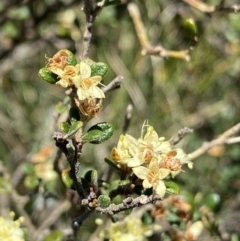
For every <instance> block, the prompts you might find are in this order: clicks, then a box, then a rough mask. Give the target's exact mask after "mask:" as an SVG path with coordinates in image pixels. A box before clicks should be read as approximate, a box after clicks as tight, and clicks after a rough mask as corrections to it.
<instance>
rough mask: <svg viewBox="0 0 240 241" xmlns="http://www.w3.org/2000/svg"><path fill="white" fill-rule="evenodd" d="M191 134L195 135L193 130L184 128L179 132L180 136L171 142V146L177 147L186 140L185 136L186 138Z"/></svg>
mask: <svg viewBox="0 0 240 241" xmlns="http://www.w3.org/2000/svg"><path fill="white" fill-rule="evenodd" d="M189 133H193V129H190V128H188V127H184V128H182V129H181V130H179V131H178V135H177V136H176V137H174V138H173V139H172V140H171V144H172V145H173V146H174V145H176V144H177V143H179V142H180V141H181V140H182V139H183V138H184V136H186V135H187V134H189Z"/></svg>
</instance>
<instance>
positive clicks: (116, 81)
mask: <svg viewBox="0 0 240 241" xmlns="http://www.w3.org/2000/svg"><path fill="white" fill-rule="evenodd" d="M123 79H124V78H123V76H121V75H118V76H117V77H116V78H114V79H113V80H112V81H111V82H110V83H109V84H108V85H106V86H104V87H103V88H102V91H103V92H104V93H106V92H109V91H112V90H115V89H118V88H120V86H121V84H122V82H123Z"/></svg>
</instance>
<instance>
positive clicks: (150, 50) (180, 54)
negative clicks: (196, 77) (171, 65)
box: [128, 3, 190, 61]
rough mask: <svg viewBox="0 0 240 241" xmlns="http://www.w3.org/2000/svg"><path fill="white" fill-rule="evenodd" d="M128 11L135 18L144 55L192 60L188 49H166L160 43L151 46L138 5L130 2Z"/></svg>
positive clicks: (134, 21)
mask: <svg viewBox="0 0 240 241" xmlns="http://www.w3.org/2000/svg"><path fill="white" fill-rule="evenodd" d="M128 11H129V14H130V16H131V18H132V20H133V24H134V27H135V30H136V33H137V36H138V39H139V42H140V44H141V46H142V54H143V55H146V54H149V55H157V56H160V57H172V58H177V59H184V60H186V61H189V60H190V56H189V54H188V53H189V50H188V49H187V50H181V51H172V50H167V49H165V48H164V47H163V46H161V45H158V46H156V47H153V46H151V44H150V43H149V41H148V38H147V34H146V30H145V27H144V25H143V22H142V20H141V15H140V12H139V9H138V7H137V5H136V4H134V3H130V4H128Z"/></svg>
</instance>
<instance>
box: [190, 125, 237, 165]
mask: <svg viewBox="0 0 240 241" xmlns="http://www.w3.org/2000/svg"><path fill="white" fill-rule="evenodd" d="M239 131H240V123H238V124H237V125H235V126H233V127H231V128H230V129H228V130H227V131H225V132H224V133H223V134H222V135H220V136H219V137H218V138H217V139H215V140H212V141H210V142H205V143H203V145H202V146H201V147H200V148H198V149H197V150H195V151H194V152H192V153H190V154H189V155H188V157H187V161H192V160H194V159H196V158H197V157H199V156H201V155H202V154H204V153H205V152H207V151H208V150H209V149H211V148H212V147H214V146H218V145H223V144H232V143H237V142H240V137H235V138H230V137H231V136H233V135H234V134H236V133H237V132H239Z"/></svg>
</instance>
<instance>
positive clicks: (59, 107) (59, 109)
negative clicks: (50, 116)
mask: <svg viewBox="0 0 240 241" xmlns="http://www.w3.org/2000/svg"><path fill="white" fill-rule="evenodd" d="M54 108H55V110H56V112H57V113H59V114H63V113H64V112H65V111H67V109H68V107H67V105H65V104H64V103H63V102H59V103H58V104H56V105H55V106H54Z"/></svg>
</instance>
